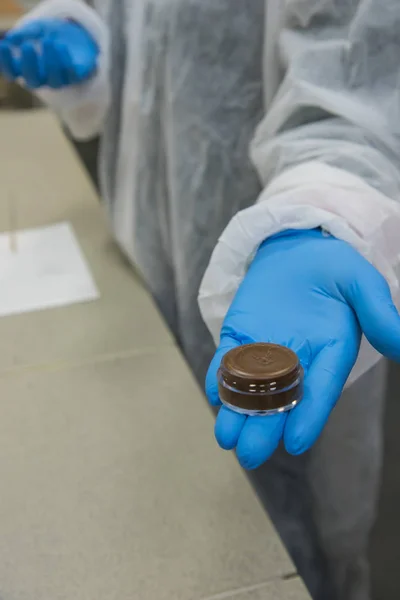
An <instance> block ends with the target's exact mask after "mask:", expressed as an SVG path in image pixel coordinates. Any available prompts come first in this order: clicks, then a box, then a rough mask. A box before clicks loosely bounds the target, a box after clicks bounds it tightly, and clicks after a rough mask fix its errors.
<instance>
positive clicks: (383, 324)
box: [343, 260, 400, 362]
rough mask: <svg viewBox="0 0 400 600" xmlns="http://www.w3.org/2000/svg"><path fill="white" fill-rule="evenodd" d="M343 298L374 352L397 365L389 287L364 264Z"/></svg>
mask: <svg viewBox="0 0 400 600" xmlns="http://www.w3.org/2000/svg"><path fill="white" fill-rule="evenodd" d="M361 264H362V266H361V268H360V270H359V273H358V276H357V279H356V280H354V281H352V282H351V283H350V285H349V286H348V287H347V289H345V290H343V295H344V296H345V298H346V300H347V301H348V302H349V304H350V305H351V306H352V307H353V309H354V311H355V312H356V314H357V318H358V321H359V323H360V326H361V329H362V331H363V333H364V334H365V335H366V337H367V339H368V341H369V342H370V344H371V345H372V346H374V348H375V349H376V350H378V352H380V353H381V354H383V355H384V356H386V357H387V358H390V359H392V360H395V361H397V362H400V316H399V313H398V311H397V309H396V307H395V306H394V304H393V300H392V296H391V292H390V288H389V285H388V284H387V282H386V280H385V278H384V277H382V275H381V274H380V273H379V272H378V271H377V270H376V269H375V268H374V267H373V266H372V265H371V264H370V263H368V262H367V261H364V260H363V261H362V263H361Z"/></svg>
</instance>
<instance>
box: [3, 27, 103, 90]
mask: <svg viewBox="0 0 400 600" xmlns="http://www.w3.org/2000/svg"><path fill="white" fill-rule="evenodd" d="M98 55H99V49H98V47H97V44H96V42H95V41H94V40H93V39H92V37H91V36H90V34H89V33H88V32H87V31H86V30H85V29H83V27H81V26H80V25H77V24H76V23H72V22H70V21H64V20H62V19H43V20H37V21H32V22H29V23H27V24H26V25H23V26H21V27H20V28H17V29H14V30H11V31H10V32H8V33H7V34H6V36H5V37H4V39H2V40H1V41H0V73H2V74H3V75H4V76H5V77H6V78H7V79H10V80H15V79H18V78H22V80H23V81H24V84H25V85H26V87H27V88H30V89H38V88H41V87H43V86H46V87H50V88H53V89H60V88H63V87H65V86H68V85H76V84H79V83H82V82H83V81H85V80H87V79H88V78H90V77H91V76H92V75H93V73H94V72H95V70H96V65H97V58H98Z"/></svg>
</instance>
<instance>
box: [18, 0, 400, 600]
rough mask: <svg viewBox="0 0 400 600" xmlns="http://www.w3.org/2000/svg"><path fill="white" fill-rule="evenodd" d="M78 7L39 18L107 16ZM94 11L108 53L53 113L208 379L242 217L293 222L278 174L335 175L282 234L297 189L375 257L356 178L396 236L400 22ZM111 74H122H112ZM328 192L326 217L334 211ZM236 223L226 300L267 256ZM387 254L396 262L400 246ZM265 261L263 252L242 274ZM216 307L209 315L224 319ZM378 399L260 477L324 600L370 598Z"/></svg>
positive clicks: (257, 2)
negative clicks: (206, 281) (242, 248)
mask: <svg viewBox="0 0 400 600" xmlns="http://www.w3.org/2000/svg"><path fill="white" fill-rule="evenodd" d="M77 3H79V2H78V0H48V1H47V2H44V3H43V4H42V8H43V12H44V13H45V14H47V15H48V16H52V17H53V16H57V15H58V14H59V11H60V10H61V7H63V10H64V13H63V14H65V11H67V12H68V11H69V13H68V16H70V17H71V18H77V20H79V21H80V22H81V24H83V25H84V26H87V27H89V26H90V23H91V21H92V20H93V19H91V17H90V15H88V14H86V13H85V14H82V15H81V17H79V18H78V17H77V13H76V12H75V8H76V5H77ZM93 4H94V6H95V8H96V10H97V13H98V15H100V17H101V19H102V22H103V26H104V36H105V37H107V35H108V34H110V37H111V46H110V48H109V49H107V45H106V44H104V46H103V56H102V59H103V62H102V63H101V64H100V68H99V71H98V73H97V75H96V77H95V78H94V80H93V82H92V83H91V87H90V89H89V88H88V89H85V92H87V93H85V94H84V93H81V92H82V90H75V92H76V93H75V96H74V98H67V97H66V96H65V95H64V94H63V93H60V95H53V96H52V97H51V98H49V97H47V96H46V97H45V99H46V100H47V101H48V102H49V103H50V104H51V105H52V106H54V107H55V108H56V109H57V111H58V113H59V114H60V116H61V118H62V119H63V120H64V121H65V123H66V124H67V125H68V127H69V128H70V130H71V132H72V133H73V134H74V135H76V136H77V137H80V138H83V137H86V138H89V137H91V136H94V135H96V134H98V133H100V134H101V136H102V145H101V146H102V147H101V159H100V177H101V182H102V195H103V197H104V201H105V204H106V206H107V208H108V212H109V215H110V221H111V223H112V226H113V230H114V234H115V237H116V239H117V240H118V242H119V244H120V246H121V248H122V249H123V251H124V252H125V253H126V255H127V256H128V257H129V259H130V260H131V261H132V263H133V264H135V265H137V266H138V268H139V269H140V271H141V272H142V274H143V277H144V279H145V281H146V283H147V285H148V287H149V289H150V290H151V292H152V294H153V295H154V297H155V299H156V301H157V303H158V305H159V307H160V309H161V311H162V313H163V314H164V316H165V318H166V319H167V322H168V324H169V325H170V327H171V328H172V330H173V331H174V333H175V335H176V337H177V339H178V340H179V342H180V344H181V346H182V348H183V350H184V353H185V355H186V357H187V359H188V361H189V363H190V365H191V366H192V368H193V370H194V372H195V373H196V375H197V377H198V378H199V380H202V378H203V376H204V374H205V371H206V368H207V366H208V362H209V360H210V358H211V356H212V354H213V351H214V344H213V342H212V339H211V337H210V336H209V335H208V333H207V330H206V327H205V325H204V324H203V322H202V320H201V318H200V314H199V311H198V308H197V304H196V296H197V291H198V287H199V284H200V281H201V278H202V276H203V274H204V271H205V269H206V267H207V263H208V260H209V257H210V255H211V253H212V251H213V249H214V246H215V244H216V243H217V240H218V238H219V236H220V234H221V232H222V231H223V229H224V228H225V227H226V225H227V224H228V222H229V221H230V220H231V218H233V217H235V216H236V215H237V214H238V212H239V214H240V213H241V212H242V211H243V209H247V208H248V209H249V211H252V210H256V212H255V213H254V214H252V216H249V217H248V221H246V222H245V224H246V225H248V224H254V223H256V225H258V224H259V225H260V227H261V226H263V219H264V218H265V217H266V215H271V214H272V216H273V217H274V213H270V212H269V206H270V202H272V201H274V202H276V204H277V205H279V210H280V211H281V208H282V201H283V203H284V201H285V199H286V198H287V196H284V195H282V193H281V191H282V188H285V181H286V177H285V181H284V182H283V185H281V187H279V193H273V194H272V196H273V197H272V196H271V195H270V192H269V191H268V190H269V187H270V185H273V183H274V181H275V182H276V181H277V180H278V178H279V177H280V176H285V173H289V172H291V173H292V174H293V170H295V169H298V168H300V167H302V166H303V164H304V163H306V164H308V167H310V165H312V164H314V165H315V163H317V164H318V173H322V171H321V170H320V169H321V166H322V168H323V169H322V170H323V174H322V175H321V179H320V183H321V186H319V185H317V186H316V187H315V189H313V190H312V191H313V198H314V204H315V205H316V206H310V205H308V204H307V197H308V196H309V192H310V190H309V188H307V185H309V184H310V182H309V181H306V183H304V181H303V179H302V176H301V174H300V175H298V172H297V171H296V177H297V179H293V178H291V182H292V183H293V186H292V188H291V190H290V192H291V199H292V198H293V199H294V201H293V202H292V203H291V205H290V206H289V205H288V208H287V211H289V210H290V215H289V216H290V220H289V219H288V220H285V218H282V219H281V216H282V212H280V214H279V216H280V219H281V220H280V221H279V222H278V221H276V220H275V225H276V230H275V231H279V230H280V229H282V228H285V227H287V225H288V223H290V224H291V226H292V227H293V226H294V225H293V220H294V218H295V216H296V214H297V215H298V214H299V206H298V204H297V205H296V199H297V198H298V192H299V190H301V192H302V198H304V200H302V204H303V207H304V208H305V209H306V213H307V215H308V216H309V218H310V221H313V222H315V221H316V222H315V227H318V226H319V225H320V224H321V218H320V213H319V212H318V211H322V212H323V213H324V215H325V216H327V221H328V222H331V221H332V218H333V217H335V216H337V215H336V213H335V211H337V212H338V213H339V217H340V219H341V220H340V224H341V225H343V226H344V227H345V228H346V231H348V232H350V234H351V236H352V242H351V243H354V245H356V244H355V241H357V243H360V244H361V246H362V248H363V249H364V251H365V250H366V249H369V250H370V251H373V250H374V248H373V247H372V246H373V242H372V241H371V240H379V239H384V238H385V237H386V236H384V235H383V234H382V231H381V230H380V229H379V228H378V230H377V231H376V232H375V234H374V236H372V237H368V235H366V233H365V229H366V228H367V229H368V226H369V225H368V224H369V223H370V220H369V219H368V223H367V226H365V224H364V221H363V218H362V216H363V215H362V211H360V210H359V211H358V212H357V211H356V214H357V215H358V216H357V219H359V222H358V223H354V221H352V220H351V221H350V222H349V221H348V212H347V211H346V206H347V205H348V206H351V202H352V198H353V193H351V194H350V195H349V194H345V195H343V188H342V187H341V185H342V177H341V174H342V173H345V174H346V175H348V176H349V177H352V178H355V179H356V180H357V183H356V184H355V190H356V193H357V202H358V201H359V198H360V197H362V198H363V199H364V201H368V207H369V208H368V210H369V213H370V214H372V213H371V211H374V210H375V208H376V207H378V213H379V215H381V214H382V218H381V219H378V220H377V222H378V221H379V222H385V223H386V222H387V220H388V218H387V213H386V211H385V202H381V200H382V196H384V198H385V201H387V202H389V204H390V210H389V214H390V217H389V221H390V222H393V224H394V225H395V224H396V223H395V217H396V210H395V209H394V208H393V206H392V205H393V203H394V201H395V200H397V194H398V187H399V185H398V173H397V169H396V165H397V163H398V162H399V161H398V148H397V138H398V131H397V129H398V127H400V122H399V121H398V120H397V119H396V117H397V112H398V110H399V98H398V92H397V79H398V77H397V73H398V71H397V65H398V64H399V56H400V52H399V51H398V44H399V36H400V28H399V27H398V20H399V9H398V8H397V3H395V1H394V0H351V1H350V2H349V1H347V0H290V1H289V0H287V1H286V2H283V1H281V0H267V2H266V10H265V6H264V4H265V0H241V2H240V10H238V4H237V3H236V2H232V0H112V2H111V0H103V1H102V0H97V1H96V0H94V2H93ZM111 7H112V10H111ZM57 11H58V12H57ZM29 18H35V14H34V13H33V14H32V15H30V17H29ZM93 18H94V17H93ZM327 36H328V37H327ZM108 52H109V53H110V54H109V55H108V54H107V53H108ZM263 56H264V58H263V63H264V75H263V67H262V57H263ZM108 60H110V64H111V68H110V70H109V71H108V70H106V69H105V68H103V67H101V65H106V64H108V62H107V61H108ZM395 65H396V66H395ZM340 67H342V68H343V70H340ZM325 76H326V77H327V80H326V83H325V80H324V77H325ZM263 83H264V86H263ZM348 84H351V85H350V88H349V85H348ZM84 87H85V86H84ZM110 98H111V99H112V100H111V102H110ZM263 101H264V102H265V108H266V109H267V111H266V112H267V115H266V118H265V120H264V121H262V116H263V114H264V112H263ZM93 114H95V115H96V118H92V119H90V116H91V115H93ZM100 117H102V118H100ZM260 122H261V125H260V127H259V129H258V131H257V134H256V136H255V139H254V142H253V144H252V150H251V156H252V159H253V161H254V165H255V166H256V167H257V170H258V174H259V176H260V177H258V175H257V173H256V171H255V168H254V167H253V166H252V163H251V161H250V159H249V153H248V146H249V143H250V141H251V139H252V137H253V134H254V131H255V129H256V127H257V125H258V124H259V123H260ZM326 169H328V171H329V174H327V175H326V173H327V171H326ZM332 169H334V170H335V174H336V175H335V177H334V178H333V179H330V177H331V175H332ZM312 172H313V173H314V172H315V171H312ZM338 172H339V174H338V175H337V173H338ZM260 181H261V182H262V186H263V187H265V189H264V191H263V192H262V193H261V185H260ZM352 181H353V182H354V179H352ZM326 189H329V190H330V195H329V202H330V204H329V206H328V207H324V208H322V207H323V206H324V201H325V197H326V194H325V191H326ZM272 192H274V189H273V188H272ZM272 192H271V193H272ZM336 192H337V193H336ZM257 198H259V199H260V202H259V203H258V204H257V205H256V207H255V208H252V205H254V203H255V201H256V200H257ZM343 198H345V201H343ZM264 200H265V202H264ZM335 201H336V205H334V203H335ZM262 205H263V206H262ZM333 205H334V209H333ZM261 206H262V208H260V207H261ZM316 207H317V209H318V211H317V216H316V213H315V212H314V213H313V215H312V214H311V213H312V212H313V211H315V208H316ZM351 208H352V207H351ZM382 211H383V212H382ZM247 214H249V215H250V212H249V213H247ZM352 214H354V213H353V212H352ZM283 216H284V217H286V216H288V213H287V212H285V211H283ZM329 219H330V220H329ZM237 221H238V222H239V226H238V228H233V235H231V236H230V237H229V244H227V245H228V248H229V253H228V254H227V255H226V261H227V262H228V263H229V267H230V268H229V269H228V271H227V270H226V261H225V259H224V263H223V265H222V266H221V263H220V264H219V263H218V262H215V261H214V262H212V263H211V267H212V269H213V273H214V274H213V280H215V281H218V286H219V287H218V294H221V295H222V297H223V296H224V293H226V297H229V298H230V297H231V294H232V278H233V280H234V285H237V286H238V285H239V284H240V281H241V278H243V276H244V274H245V272H246V271H245V268H244V269H243V263H242V256H241V255H240V256H239V254H238V252H237V248H238V247H239V245H240V243H241V242H242V241H243V239H246V241H248V234H251V236H250V237H251V239H250V241H249V243H248V246H246V248H247V247H250V248H251V247H256V246H257V243H256V244H255V243H254V236H252V229H249V230H247V229H245V227H243V226H242V221H241V220H240V219H239V220H238V219H236V222H237ZM318 221H319V222H318ZM372 221H373V222H375V219H374V218H372ZM297 226H299V221H297ZM342 230H343V228H342ZM369 231H370V230H369V229H368V231H367V233H368V232H369ZM264 233H265V231H264ZM399 237H400V236H399ZM363 244H364V245H363ZM361 246H360V247H361ZM367 247H368V248H367ZM397 254H400V252H397ZM381 255H382V259H383V260H386V261H388V262H389V263H391V261H392V258H393V256H396V247H394V248H392V247H390V248H389V251H388V252H387V253H386V248H383V250H382V252H381ZM251 258H252V254H251V252H250V253H249V254H248V256H245V261H244V263H245V265H247V264H248V262H250V260H251ZM239 259H240V260H239ZM389 266H390V267H391V268H392V267H393V265H392V264H390V265H389ZM211 267H210V268H211ZM222 267H223V268H222ZM327 268H328V265H327ZM213 293H214V290H211V294H210V295H208V296H207V297H208V299H209V300H210V306H214V307H215V309H216V310H220V307H221V304H220V303H219V299H218V298H217V300H218V304H217V302H215V301H214V300H215V298H214V299H213V298H212V294H213ZM213 302H214V304H213ZM134 310H135V307H134V306H132V311H134ZM223 316H224V315H223V312H221V314H220V315H219V318H220V319H221V322H222V319H223ZM378 368H379V367H378ZM381 384H382V380H381V378H378V376H377V375H375V371H370V373H368V374H367V375H366V376H364V377H363V378H361V379H360V381H359V382H358V383H357V386H356V387H352V388H350V390H348V391H347V392H346V393H345V395H344V398H343V400H342V401H340V402H339V404H338V408H337V409H336V410H335V412H334V415H333V417H332V419H331V420H330V422H329V424H328V428H327V429H326V431H325V432H324V433H323V435H322V438H321V441H320V442H319V443H318V445H317V446H316V447H315V448H313V449H312V451H311V452H310V453H309V454H307V455H306V456H305V457H304V458H302V459H298V458H289V457H287V456H286V455H283V454H282V453H278V454H277V455H276V456H274V457H273V458H272V459H271V461H269V462H268V463H267V464H266V465H265V466H264V467H262V469H261V470H260V471H259V472H257V473H256V474H255V475H254V477H255V481H256V487H257V488H258V491H259V493H260V494H261V496H262V497H263V499H264V501H265V504H266V506H267V508H268V510H269V512H270V514H271V517H272V519H273V521H274V523H275V525H276V526H277V528H278V530H279V531H280V533H281V535H282V537H283V539H284V541H285V543H286V544H287V546H288V548H289V550H290V552H291V554H292V556H293V558H294V560H295V562H296V565H297V567H298V569H299V570H300V573H301V574H302V575H303V576H304V577H305V579H306V582H307V584H308V585H309V587H310V589H311V590H312V592H313V597H314V598H315V599H316V600H328V599H329V600H331V597H332V598H334V600H369V584H368V565H367V559H366V545H367V541H368V535H369V531H370V527H371V524H372V522H373V519H374V509H375V500H376V493H377V489H378V480H379V469H380V450H381V445H380V444H381V434H382V430H381V412H380V411H381V406H382V404H381V403H382V385H381ZM188 401H190V399H188ZM361 411H362V412H361ZM360 415H361V418H360ZM345 449H346V450H347V452H348V454H346V453H345V452H344V450H345ZM342 450H343V451H342ZM349 457H350V459H351V460H349ZM297 500H298V501H297Z"/></svg>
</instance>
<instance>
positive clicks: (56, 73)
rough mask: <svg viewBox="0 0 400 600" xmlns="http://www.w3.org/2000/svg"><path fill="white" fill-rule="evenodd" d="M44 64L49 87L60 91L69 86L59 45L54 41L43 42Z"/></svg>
mask: <svg viewBox="0 0 400 600" xmlns="http://www.w3.org/2000/svg"><path fill="white" fill-rule="evenodd" d="M43 64H44V71H45V73H46V85H47V86H48V87H50V88H53V89H55V90H58V89H60V88H62V87H64V86H66V85H68V74H67V70H66V68H65V67H64V65H63V63H62V60H61V58H60V54H59V52H58V47H57V43H56V42H55V41H53V40H44V42H43Z"/></svg>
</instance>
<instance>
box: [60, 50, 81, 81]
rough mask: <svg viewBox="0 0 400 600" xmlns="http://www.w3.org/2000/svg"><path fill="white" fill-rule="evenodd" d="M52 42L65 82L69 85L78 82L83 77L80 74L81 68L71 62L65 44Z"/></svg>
mask: <svg viewBox="0 0 400 600" xmlns="http://www.w3.org/2000/svg"><path fill="white" fill-rule="evenodd" d="M54 44H55V49H56V51H57V54H58V58H59V61H60V64H61V65H62V67H63V69H64V72H65V75H66V78H67V82H68V83H69V84H71V85H73V84H77V83H80V82H81V81H82V80H83V79H84V77H83V76H82V69H80V68H79V67H77V66H76V65H75V64H74V63H73V60H72V56H71V53H70V51H69V50H68V48H67V46H66V45H65V44H64V43H63V42H54Z"/></svg>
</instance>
